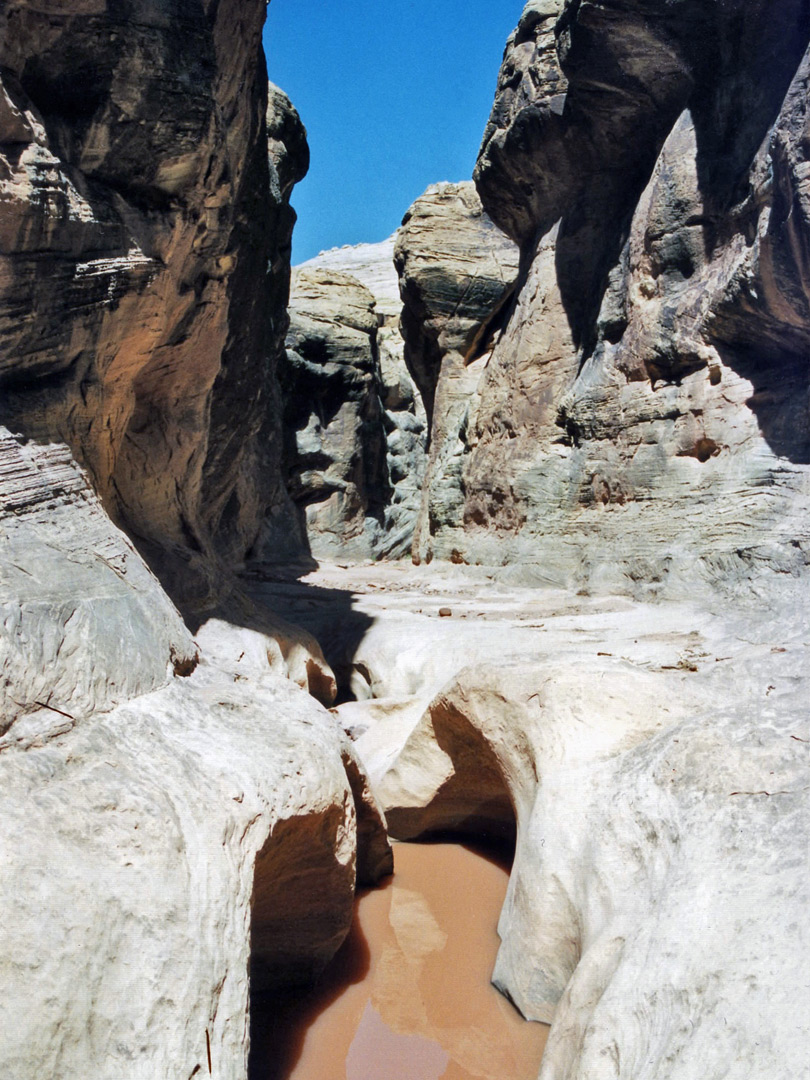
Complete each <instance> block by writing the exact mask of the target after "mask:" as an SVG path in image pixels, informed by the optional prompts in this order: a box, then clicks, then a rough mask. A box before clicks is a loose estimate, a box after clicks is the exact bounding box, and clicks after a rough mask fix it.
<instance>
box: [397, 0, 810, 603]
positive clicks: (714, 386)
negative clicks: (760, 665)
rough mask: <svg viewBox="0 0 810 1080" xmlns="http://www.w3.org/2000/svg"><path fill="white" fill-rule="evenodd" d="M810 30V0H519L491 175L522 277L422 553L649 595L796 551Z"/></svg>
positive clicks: (801, 508) (421, 324)
mask: <svg viewBox="0 0 810 1080" xmlns="http://www.w3.org/2000/svg"><path fill="white" fill-rule="evenodd" d="M808 37H810V7H809V6H808V4H807V3H806V2H804V0H779V2H778V3H776V4H774V3H767V4H766V3H754V4H751V3H747V2H746V3H741V2H738V3H733V4H719V3H708V4H704V3H700V4H699V3H691V2H682V3H676V4H672V3H653V4H649V3H643V4H642V3H640V2H637V3H629V4H621V5H617V4H615V3H612V2H608V0H603V2H587V0H582V2H580V0H571V2H566V3H563V2H562V0H532V2H530V3H529V4H528V5H527V6H526V8H525V10H524V13H523V15H522V17H521V20H520V23H519V26H518V28H517V30H516V31H515V33H514V34H513V35H512V36H511V37H510V39H509V41H508V43H507V47H506V52H505V55H504V61H503V65H502V68H501V72H500V75H499V81H498V90H497V94H496V99H495V104H494V106H493V110H492V115H491V117H490V121H489V124H488V126H487V128H486V132H485V135H484V140H483V145H482V148H481V152H480V155H479V160H478V164H477V167H476V171H475V181H476V185H477V188H478V193H479V195H480V197H481V200H482V203H483V207H484V210H485V211H486V213H487V214H488V215H489V217H490V218H491V219H492V221H493V222H494V223H495V224H496V225H497V226H499V227H500V228H501V229H502V230H504V231H505V232H506V233H507V234H508V235H509V236H511V237H512V239H513V240H514V241H515V242H516V243H517V244H518V245H519V258H520V274H519V277H518V280H517V283H516V288H515V292H514V296H513V297H512V299H511V300H510V307H509V310H508V312H507V313H506V315H505V317H504V318H503V322H502V329H501V330H500V331H499V335H498V336H497V340H496V341H495V345H494V349H493V351H492V354H491V356H489V358H488V360H487V362H486V366H485V370H483V372H482V373H481V375H480V377H478V378H476V377H475V374H474V372H472V371H471V368H470V367H469V366H467V368H466V370H467V372H468V373H469V374H468V381H470V382H471V384H472V385H471V391H470V398H469V405H468V407H467V409H466V412H465V415H464V416H463V418H462V421H461V424H460V425H457V426H458V427H459V430H460V431H461V432H462V436H461V444H460V445H459V446H458V447H457V450H456V460H455V461H454V462H453V464H452V469H453V470H454V472H455V474H456V475H457V477H458V479H457V481H454V482H452V483H451V487H453V490H454V492H455V496H454V497H455V503H456V505H455V507H454V508H453V509H452V512H450V513H443V514H442V513H440V514H436V513H435V512H434V513H433V523H432V526H431V527H430V528H429V529H427V530H426V531H424V530H423V531H422V532H420V533H419V534H418V542H417V544H416V545H415V555H416V557H417V558H418V559H430V558H434V557H435V558H444V559H448V558H452V559H455V560H458V561H469V562H483V563H493V564H502V563H508V562H516V563H521V564H524V565H525V564H532V565H533V566H534V567H535V576H537V577H538V579H539V580H546V581H549V582H552V583H563V582H579V583H580V584H590V585H593V586H595V587H618V588H630V589H637V588H641V589H649V590H652V591H653V592H655V591H658V590H659V589H661V588H664V587H666V586H667V585H672V586H674V587H676V588H677V587H679V586H678V583H679V582H680V581H681V580H682V579H683V580H685V581H691V580H694V578H695V575H698V576H699V577H700V578H701V579H703V580H705V581H706V582H707V583H718V582H725V584H726V585H731V586H732V587H733V586H734V583H735V582H738V581H744V580H748V579H749V578H750V576H751V575H752V574H753V573H755V572H756V571H757V570H759V569H763V568H764V569H766V570H768V571H775V572H780V573H790V574H793V573H798V572H800V571H801V570H802V569H803V568H804V566H805V565H806V562H807V557H808V552H809V551H810V546H809V545H810V530H809V529H808V522H810V498H809V497H810V472H809V471H808V464H810V381H808V380H809V379H810V369H808V366H807V363H806V356H807V345H808V335H810V304H809V302H808V296H809V295H810V294H809V293H808V288H809V287H810V278H808V254H807V251H808V240H809V239H810V234H808V228H809V227H810V220H809V219H808V208H807V202H808V189H807V184H808V182H807V176H806V173H807V170H806V166H805V142H806V139H807V124H808V119H807V105H806V99H807V92H806V91H807V78H808V63H810V61H808V59H807V57H806V54H805V49H806V46H807V43H808ZM407 228H408V226H406V231H407ZM476 250H477V249H476ZM469 255H470V257H471V261H472V257H473V249H472V248H471V250H470V252H469ZM439 258H440V256H439ZM478 266H479V268H480V272H481V273H482V274H483V273H485V271H484V257H483V256H482V258H481V260H480V261H479V264H478ZM473 272H474V271H473ZM402 287H403V297H404V299H405V304H406V309H405V310H406V314H405V319H404V325H405V326H406V328H407V327H408V326H409V325H411V326H412V327H413V325H414V323H415V324H417V325H416V327H415V329H412V331H411V333H412V337H413V336H416V337H418V336H419V334H424V332H425V328H427V327H428V326H429V320H430V316H429V314H428V313H426V312H425V311H424V308H422V309H421V310H420V307H419V304H418V302H414V300H413V298H412V296H411V292H410V290H409V285H408V277H407V269H406V268H405V273H404V276H403V278H402ZM406 337H407V332H406ZM469 359H471V358H470V357H468V362H469ZM430 380H432V382H431V385H430V386H428V388H427V390H426V393H427V395H428V396H430V395H432V394H433V393H435V392H436V388H437V387H438V386H439V385H440V381H441V380H440V376H439V374H438V371H437V370H435V369H434V371H433V373H432V374H431V376H430ZM423 392H425V391H424V388H423ZM442 423H443V420H442V417H441V416H438V415H436V416H434V423H433V431H432V433H431V440H432V443H433V446H432V449H431V453H432V454H434V456H435V454H436V444H437V443H438V442H439V441H442V440H443V438H444V436H443V433H442V431H441V430H440V428H441V424H442ZM439 473H440V475H439V476H438V478H437V477H436V472H435V470H434V474H433V480H432V481H431V483H432V484H433V486H434V488H435V484H436V482H438V483H439V484H441V483H442V482H445V483H446V482H447V477H444V479H443V474H442V470H441V469H439ZM430 486H431V484H430V483H429V485H428V487H430ZM451 494H452V493H451ZM426 497H429V496H427V495H426ZM435 501H436V500H435V498H434V503H435ZM442 501H443V503H444V504H446V505H448V506H449V505H450V504H451V503H452V501H453V499H452V497H451V498H449V499H448V498H447V497H446V496H445V497H444V498H443V500H440V503H441V502H442ZM423 512H424V507H423Z"/></svg>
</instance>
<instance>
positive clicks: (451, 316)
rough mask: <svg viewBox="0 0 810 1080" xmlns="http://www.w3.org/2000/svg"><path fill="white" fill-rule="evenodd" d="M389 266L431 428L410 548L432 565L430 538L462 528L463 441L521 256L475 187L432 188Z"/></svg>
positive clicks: (406, 225)
mask: <svg viewBox="0 0 810 1080" xmlns="http://www.w3.org/2000/svg"><path fill="white" fill-rule="evenodd" d="M394 257H395V263H396V267H397V273H398V274H399V282H400V292H401V294H402V302H403V308H402V333H403V336H404V338H405V360H406V362H407V364H408V367H409V369H410V371H411V373H412V375H413V377H414V379H415V381H416V383H417V385H418V387H419V389H420V391H421V394H422V398H423V400H424V402H425V410H426V412H427V416H428V421H429V423H430V442H429V455H428V464H427V471H426V476H425V483H424V486H423V489H422V503H421V507H420V513H419V520H418V523H417V527H416V532H415V535H414V542H413V553H414V556H415V558H416V559H417V560H418V561H422V560H426V561H429V560H430V558H431V557H432V555H433V545H432V539H431V538H432V536H433V535H434V533H436V532H437V531H440V530H443V532H444V534H445V536H449V535H451V531H452V530H453V529H458V528H460V527H461V525H462V520H461V510H462V502H463V500H462V498H461V473H462V466H463V462H464V452H465V449H466V438H467V435H466V433H467V430H468V428H469V427H470V425H471V423H472V422H473V420H472V417H474V415H475V408H476V404H477V401H478V398H477V387H478V383H479V380H480V377H481V373H482V370H483V368H484V365H485V364H486V358H487V356H488V355H489V353H490V352H491V350H492V346H493V342H494V341H495V340H496V338H497V336H498V334H499V332H500V330H501V327H502V325H503V320H504V318H505V312H506V309H507V306H508V303H509V300H510V298H511V295H512V291H513V288H514V285H515V281H516V279H517V274H518V257H519V251H518V248H517V245H516V244H514V243H513V242H512V241H511V240H510V239H509V238H508V237H507V236H505V235H504V234H503V233H502V232H501V231H500V229H498V228H497V227H496V226H495V225H493V223H492V222H491V221H490V219H489V218H488V217H487V215H486V214H485V213H484V211H483V209H482V207H481V200H480V199H479V198H478V195H477V194H476V192H475V188H474V187H473V185H472V183H470V182H466V183H462V184H447V183H444V184H436V185H434V186H433V187H431V188H428V190H427V191H426V192H425V194H424V195H422V196H420V198H418V199H417V200H416V202H415V203H414V204H413V206H411V208H410V209H409V210H408V212H407V214H406V215H405V218H404V219H403V222H402V228H401V229H400V230H399V232H398V234H397V243H396V249H395V253H394ZM446 546H447V542H446V540H445V549H446Z"/></svg>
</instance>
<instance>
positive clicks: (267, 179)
mask: <svg viewBox="0 0 810 1080" xmlns="http://www.w3.org/2000/svg"><path fill="white" fill-rule="evenodd" d="M264 14H265V5H264V4H261V3H248V4H245V3H235V2H226V3H219V4H214V3H200V4H196V5H189V4H187V3H184V2H181V0H172V2H171V3H168V4H160V5H156V4H151V3H142V2H137V0H127V2H125V3H124V4H123V5H121V4H118V5H113V6H107V5H99V4H96V3H89V2H84V0H76V2H75V3H73V4H68V5H60V7H59V10H58V11H56V12H53V11H46V10H45V9H43V8H42V6H41V5H36V4H31V3H28V2H27V0H19V2H12V3H9V4H6V5H4V7H3V11H2V14H0V40H2V43H3V44H2V54H3V55H2V64H3V90H2V97H1V98H0V116H1V117H2V123H1V124H0V132H1V134H0V139H2V146H1V147H0V150H2V160H3V171H2V176H1V177H0V200H2V216H1V217H0V254H1V255H2V271H1V273H2V277H1V278H0V343H1V344H0V351H2V361H0V364H1V365H2V368H1V370H0V379H1V380H2V407H1V411H0V419H1V420H2V421H3V422H4V423H5V424H6V425H7V426H8V427H9V428H10V429H11V430H13V431H18V432H21V433H22V434H24V435H25V436H26V437H28V438H32V439H36V440H37V441H41V442H63V443H66V444H67V445H68V446H69V447H70V448H71V450H72V451H73V453H74V454H75V456H76V457H77V459H78V460H79V461H80V462H81V463H82V464H83V465H84V466H85V467H86V468H87V469H88V470H89V472H90V475H91V478H92V481H93V484H94V486H95V488H96V490H97V491H98V492H99V494H100V495H101V497H102V500H103V503H104V505H105V507H106V508H107V510H108V512H110V513H111V514H112V515H113V516H114V517H115V518H116V520H118V521H119V522H121V523H122V524H124V526H125V527H126V528H127V529H128V531H129V532H130V533H131V535H133V537H135V538H136V540H137V543H138V544H139V546H140V547H141V549H142V550H143V551H144V552H145V553H147V554H148V556H149V558H150V561H151V562H152V564H153V566H154V567H155V568H156V569H157V570H158V572H159V573H160V575H161V576H162V577H163V578H164V579H165V580H167V581H169V582H170V583H171V586H172V588H173V590H174V591H175V593H176V594H177V595H178V596H179V597H181V598H182V599H183V600H188V601H191V602H201V601H204V600H206V599H208V598H209V596H210V595H211V594H212V593H213V592H215V591H216V588H217V584H218V581H219V580H220V579H221V577H222V574H221V569H220V570H218V569H217V564H218V563H222V562H226V563H231V564H232V563H234V562H237V561H239V560H240V559H241V558H242V557H243V555H244V553H245V551H246V550H247V549H248V548H249V547H250V545H251V544H252V543H253V540H254V539H255V536H256V533H257V531H258V527H259V523H260V521H261V520H262V517H263V516H264V513H265V511H266V509H267V506H268V505H270V504H275V503H285V502H286V496H285V495H284V492H283V488H282V485H281V483H280V476H279V470H278V458H279V426H278V425H279V412H278V408H277V403H276V396H277V391H276V388H275V383H274V373H273V371H274V365H275V360H276V356H277V353H278V350H279V348H280V346H281V342H282V340H283V335H284V331H285V329H286V322H285V315H284V303H285V300H286V287H287V277H286V275H287V274H288V272H289V271H288V263H289V239H290V233H291V229H292V221H293V215H292V212H291V211H290V209H289V207H288V206H287V205H286V204H287V198H288V196H289V191H290V188H291V187H292V184H293V183H294V182H295V180H297V179H299V178H300V176H301V175H302V174H303V172H304V171H305V170H306V158H307V155H306V143H305V140H304V138H303V131H302V129H301V127H300V122H299V121H298V120H297V117H296V115H295V113H294V110H292V108H291V106H290V105H289V102H288V101H287V100H286V98H284V95H282V94H280V93H277V92H275V91H273V93H272V94H271V95H270V117H269V123H268V121H267V119H266V112H267V109H268V92H267V80H266V76H265V75H264V64H263V62H262V52H261V31H262V24H263V21H264ZM268 133H269V135H270V154H271V158H272V161H271V162H270V164H268ZM271 184H272V190H271Z"/></svg>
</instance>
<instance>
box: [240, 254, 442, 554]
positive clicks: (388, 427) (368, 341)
mask: <svg viewBox="0 0 810 1080" xmlns="http://www.w3.org/2000/svg"><path fill="white" fill-rule="evenodd" d="M393 255H394V239H393V237H392V238H390V239H388V240H385V241H383V242H382V243H379V244H358V245H356V246H355V247H344V248H335V249H333V250H331V251H326V252H322V253H321V254H320V255H318V256H317V257H316V258H314V259H311V260H309V262H306V263H303V264H302V265H301V266H299V267H296V268H295V270H294V272H293V279H292V289H291V292H290V328H289V331H288V334H287V341H286V345H287V350H286V357H285V359H284V360H283V361H282V362H281V364H280V365H279V380H280V384H281V388H282V398H283V404H284V429H285V452H284V462H285V476H286V479H287V487H288V490H289V492H290V495H291V497H292V499H293V500H294V502H295V503H296V504H297V505H298V507H299V508H300V513H301V517H302V519H303V521H302V525H303V529H304V530H305V532H306V536H307V538H308V543H309V546H310V550H311V552H312V554H313V555H314V556H315V557H316V558H333V559H334V558H339V557H343V558H355V559H357V558H361V559H363V558H365V559H368V558H381V557H397V556H402V555H404V554H406V553H407V552H409V550H410V547H411V542H412V538H413V533H414V528H415V525H416V518H417V514H418V510H419V505H420V501H421V497H422V481H423V478H424V473H425V444H426V420H425V411H424V407H423V405H422V400H421V395H420V393H419V391H418V390H417V388H416V385H415V384H414V381H413V379H412V378H411V376H410V374H409V372H408V368H407V367H406V365H405V359H404V355H403V352H404V347H403V341H402V336H401V333H400V327H399V323H400V312H401V310H402V303H401V301H400V298H399V291H398V287H397V276H396V271H395V269H394V262H393ZM271 524H272V523H269V524H268V527H267V528H266V530H265V534H264V536H263V539H262V542H261V543H260V544H259V545H258V547H257V550H256V553H255V555H256V558H257V559H266V560H268V561H270V560H272V559H273V556H274V553H275V554H276V555H277V553H278V552H279V551H280V550H283V549H281V547H280V545H279V544H275V545H274V542H273V537H272V534H271V528H270V525H271Z"/></svg>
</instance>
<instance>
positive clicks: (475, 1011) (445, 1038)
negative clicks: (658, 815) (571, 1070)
mask: <svg viewBox="0 0 810 1080" xmlns="http://www.w3.org/2000/svg"><path fill="white" fill-rule="evenodd" d="M394 856H395V866H396V873H395V875H394V877H393V878H392V879H390V881H389V883H388V884H387V885H386V886H384V887H383V888H381V889H375V890H371V891H369V892H366V893H365V894H364V895H362V896H361V897H360V899H359V901H358V904H357V908H356V913H355V920H354V925H353V928H352V932H351V934H350V936H349V939H348V940H347V941H346V943H345V944H344V946H343V948H342V949H341V950H340V952H339V953H338V955H337V957H336V958H335V961H334V962H333V963H332V965H330V968H329V970H328V971H327V973H326V975H325V976H324V978H323V979H322V980H321V981H320V983H319V984H318V986H317V987H316V988H315V989H314V990H312V991H310V992H309V993H308V994H306V995H305V996H303V997H299V998H298V999H297V1000H290V999H287V1000H280V999H278V998H274V999H264V1000H263V1001H255V1002H254V1005H253V1022H252V1031H251V1038H252V1049H251V1062H250V1080H504V1078H506V1077H508V1078H509V1080H534V1078H535V1077H536V1076H537V1072H538V1069H539V1066H540V1058H541V1056H542V1052H543V1047H544V1045H545V1040H546V1035H547V1032H548V1029H547V1028H546V1027H545V1026H544V1025H542V1024H529V1023H526V1022H525V1021H524V1020H523V1019H522V1018H521V1017H520V1015H519V1014H518V1013H517V1012H516V1010H515V1009H514V1008H513V1007H512V1005H510V1004H509V1002H507V1001H506V1000H505V999H504V998H503V997H502V996H501V995H500V994H499V993H498V992H497V991H496V990H495V989H494V988H493V987H492V986H490V984H489V978H490V975H491V972H492V967H493V965H494V962H495V953H496V951H497V947H498V936H497V933H496V929H495V928H496V925H497V921H498V914H499V912H500V908H501V905H502V903H503V898H504V895H505V892H506V884H507V880H508V869H507V866H506V865H505V864H504V861H503V859H499V858H498V857H497V856H493V854H492V853H491V852H490V853H482V852H481V851H477V850H473V849H472V848H471V847H469V846H467V845H464V846H462V845H460V844H449V843H436V844H397V845H396V848H395V852H394Z"/></svg>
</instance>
